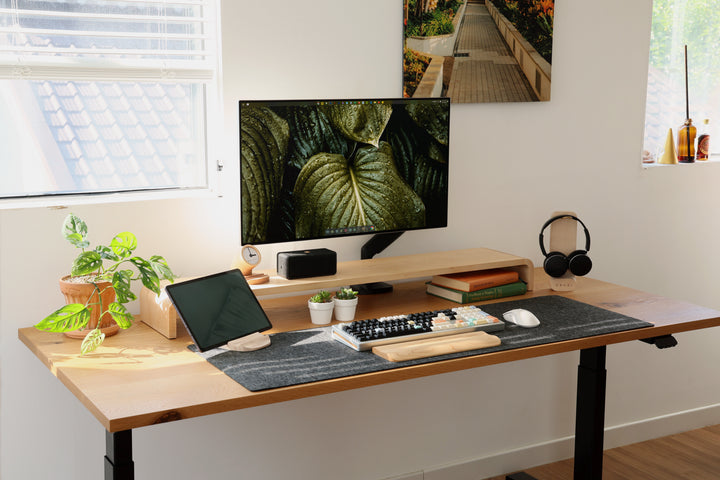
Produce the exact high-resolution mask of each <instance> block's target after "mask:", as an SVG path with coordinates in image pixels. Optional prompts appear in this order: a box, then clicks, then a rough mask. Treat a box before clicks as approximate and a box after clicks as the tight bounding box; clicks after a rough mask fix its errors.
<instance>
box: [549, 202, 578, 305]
mask: <svg viewBox="0 0 720 480" xmlns="http://www.w3.org/2000/svg"><path fill="white" fill-rule="evenodd" d="M561 215H571V216H573V217H576V216H577V215H575V213H574V212H554V213H553V214H552V216H553V217H557V216H561ZM549 228H550V240H549V242H550V243H549V250H548V251H549V252H562V253H564V254H565V255H570V254H571V253H572V252H574V251H575V250H576V249H577V248H576V247H577V230H578V227H577V222H576V221H575V220H573V219H572V218H560V219H558V220H556V221H554V222H553V223H552V225H550V227H549ZM576 285H577V279H576V278H575V275H573V274H572V273H570V271H567V272H565V274H563V276H562V277H557V278H555V277H550V288H551V289H552V290H554V291H556V292H569V291H572V290H575V287H576Z"/></svg>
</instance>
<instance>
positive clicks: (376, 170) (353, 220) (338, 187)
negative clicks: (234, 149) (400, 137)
mask: <svg viewBox="0 0 720 480" xmlns="http://www.w3.org/2000/svg"><path fill="white" fill-rule="evenodd" d="M294 196H295V200H296V205H297V206H296V223H295V234H296V236H297V238H312V237H317V236H321V235H322V234H323V233H324V232H325V231H327V230H329V229H335V228H342V227H355V226H357V227H360V226H365V225H374V226H375V227H376V229H377V230H380V231H384V230H395V229H398V228H419V227H422V226H424V225H425V205H424V204H423V202H422V200H421V199H420V197H418V195H417V194H416V193H415V192H414V191H413V190H412V189H411V188H410V187H409V186H408V185H407V184H406V183H405V181H404V180H403V179H402V178H401V177H400V175H399V174H398V172H397V170H396V169H395V163H394V162H393V158H392V150H391V148H390V145H389V144H388V143H385V142H381V143H380V148H375V147H372V146H365V147H361V148H360V149H358V151H357V153H356V154H355V156H354V160H352V161H349V160H347V159H346V158H345V157H343V156H342V155H335V154H328V153H320V154H318V155H315V156H314V157H312V158H311V159H310V160H309V161H308V162H307V163H306V164H305V166H304V167H303V168H302V170H301V171H300V175H299V176H298V179H297V182H296V183H295V192H294Z"/></svg>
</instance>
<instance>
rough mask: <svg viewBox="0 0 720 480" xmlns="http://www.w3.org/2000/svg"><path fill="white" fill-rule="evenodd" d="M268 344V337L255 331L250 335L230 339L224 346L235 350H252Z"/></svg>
mask: <svg viewBox="0 0 720 480" xmlns="http://www.w3.org/2000/svg"><path fill="white" fill-rule="evenodd" d="M268 345H270V337H269V336H267V335H263V334H262V333H260V332H255V333H251V334H250V335H245V336H244V337H240V338H236V339H235V340H230V341H229V342H228V343H227V345H226V348H227V349H228V350H235V351H237V352H252V351H254V350H260V349H261V348H265V347H267V346H268Z"/></svg>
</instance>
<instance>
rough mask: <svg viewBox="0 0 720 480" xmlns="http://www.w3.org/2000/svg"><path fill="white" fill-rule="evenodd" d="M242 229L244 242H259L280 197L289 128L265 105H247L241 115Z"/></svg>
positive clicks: (263, 237) (263, 239)
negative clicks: (245, 239)
mask: <svg viewBox="0 0 720 480" xmlns="http://www.w3.org/2000/svg"><path fill="white" fill-rule="evenodd" d="M240 129H241V131H240V133H241V134H240V140H241V142H240V158H241V162H240V168H241V169H242V174H241V178H242V182H241V195H242V200H241V201H242V208H243V214H242V229H243V232H246V235H247V241H245V242H243V243H256V242H262V241H265V239H266V232H267V229H268V223H269V221H270V217H271V216H272V215H273V213H274V211H275V209H276V208H277V205H278V202H279V200H280V188H281V186H282V179H283V173H284V171H285V154H286V153H287V147H288V142H289V139H290V131H289V128H288V124H287V121H285V120H284V119H282V118H280V117H279V116H278V115H276V114H275V113H273V111H272V110H270V109H269V108H266V107H248V108H244V109H243V110H242V116H241V118H240Z"/></svg>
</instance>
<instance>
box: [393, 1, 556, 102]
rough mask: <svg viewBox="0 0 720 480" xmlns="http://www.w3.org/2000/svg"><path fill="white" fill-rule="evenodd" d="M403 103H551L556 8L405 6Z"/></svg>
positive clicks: (542, 4) (528, 4) (532, 4)
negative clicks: (446, 99) (405, 100)
mask: <svg viewBox="0 0 720 480" xmlns="http://www.w3.org/2000/svg"><path fill="white" fill-rule="evenodd" d="M403 2H404V32H405V35H404V41H405V46H404V49H403V95H404V96H405V97H441V96H442V97H450V101H451V102H453V103H488V102H544V101H548V100H550V69H551V65H552V39H553V18H554V15H555V1H554V0H403Z"/></svg>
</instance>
